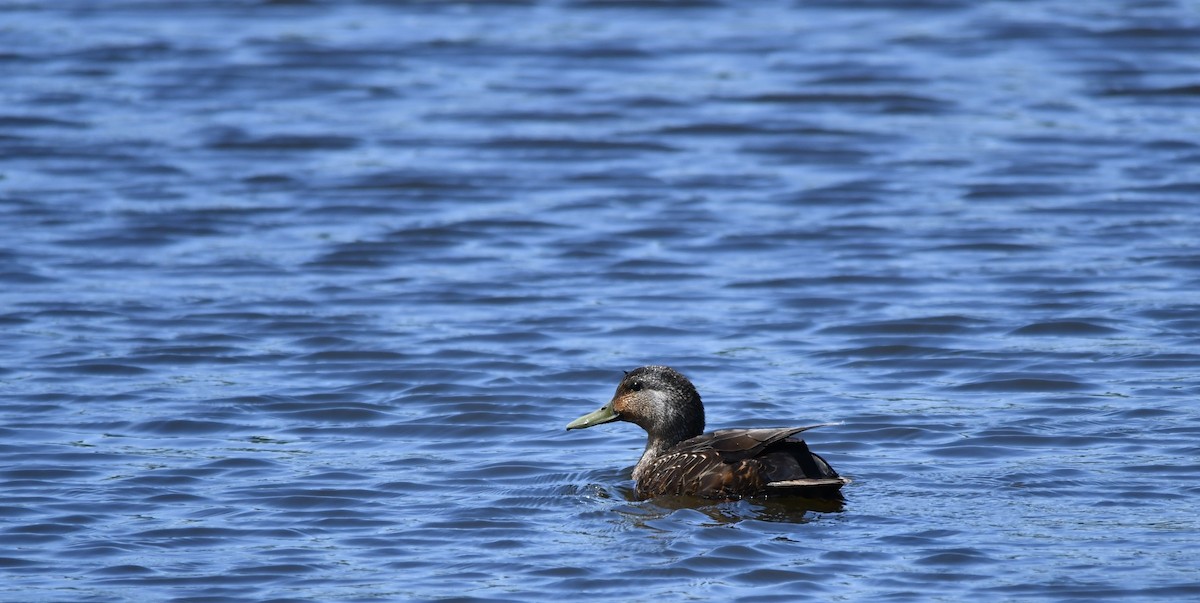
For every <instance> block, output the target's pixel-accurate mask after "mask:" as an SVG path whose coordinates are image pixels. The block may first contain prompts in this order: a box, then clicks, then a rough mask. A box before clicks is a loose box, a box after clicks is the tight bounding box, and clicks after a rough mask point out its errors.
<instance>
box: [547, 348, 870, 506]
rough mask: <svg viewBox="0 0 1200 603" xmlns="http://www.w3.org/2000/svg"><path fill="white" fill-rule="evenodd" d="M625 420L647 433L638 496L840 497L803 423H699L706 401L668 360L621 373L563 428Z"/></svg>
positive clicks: (637, 474)
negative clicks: (601, 398) (594, 405)
mask: <svg viewBox="0 0 1200 603" xmlns="http://www.w3.org/2000/svg"><path fill="white" fill-rule="evenodd" d="M615 420H623V421H630V422H632V423H635V424H637V425H639V426H641V427H642V428H643V429H645V430H646V433H647V435H648V438H647V441H646V451H645V452H644V453H643V454H642V458H641V460H639V461H638V464H637V466H636V467H635V468H634V470H633V478H634V480H636V481H637V493H638V496H639V497H641V498H652V497H655V496H663V495H685V496H700V497H704V498H721V499H732V498H742V497H746V496H757V495H765V494H787V495H796V496H808V497H814V498H840V496H841V494H840V492H839V491H840V489H841V487H842V486H843V485H845V484H847V483H849V481H850V480H848V479H846V478H844V477H841V476H839V475H838V474H837V472H836V471H834V470H833V468H832V467H830V466H829V463H827V462H825V459H823V458H821V457H820V456H818V455H817V454H814V453H813V452H811V451H809V449H808V445H807V444H805V442H804V440H802V439H800V438H799V437H796V435H797V434H799V433H800V432H803V431H804V430H806V429H811V428H813V427H818V425H810V426H808V427H783V428H773V429H772V428H767V429H722V430H718V431H714V432H711V433H707V434H702V432H703V431H704V406H703V404H702V403H701V402H700V395H699V394H698V393H697V392H696V388H695V387H693V386H692V383H691V382H690V381H688V379H687V378H686V377H684V376H683V375H681V374H679V373H678V372H677V371H675V370H673V369H671V368H669V367H665V366H644V367H641V368H638V369H635V370H633V371H630V372H628V373H626V375H625V378H624V379H623V380H622V381H621V383H620V385H618V386H617V391H616V393H615V394H614V395H613V399H612V401H611V402H609V403H608V404H607V405H605V406H604V407H602V408H601V409H600V410H598V411H596V412H594V413H591V414H589V415H587V416H585V417H581V418H579V419H577V420H576V421H574V422H572V423H571V424H570V425H568V426H567V429H580V428H584V427H591V426H593V425H598V424H600V423H607V422H609V421H615Z"/></svg>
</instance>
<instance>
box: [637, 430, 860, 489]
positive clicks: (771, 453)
mask: <svg viewBox="0 0 1200 603" xmlns="http://www.w3.org/2000/svg"><path fill="white" fill-rule="evenodd" d="M813 427H817V426H816V425H809V426H807V427H788V428H781V429H722V430H719V431H714V432H712V433H706V434H703V435H699V436H696V437H694V438H691V439H688V440H685V441H683V442H680V443H679V444H677V445H675V446H673V447H672V448H670V449H669V450H667V451H666V452H664V453H663V454H661V455H659V456H658V457H657V458H655V459H654V461H653V462H652V463H651V464H650V465H649V466H648V467H647V468H646V471H645V475H644V477H643V478H642V479H640V480H639V481H638V484H637V492H638V496H640V497H642V498H651V497H655V496H663V495H684V496H701V497H705V498H742V497H746V496H756V495H760V494H769V493H771V492H773V491H775V490H776V488H773V487H772V483H779V482H782V484H781V485H780V486H779V487H778V491H779V493H784V491H785V490H786V493H788V494H804V492H803V490H806V489H807V490H810V494H811V495H813V496H821V497H828V496H831V495H832V496H836V493H837V490H838V488H840V487H841V486H842V485H844V484H845V483H847V482H848V481H849V480H846V479H845V478H842V477H840V476H838V474H837V473H836V472H835V471H834V470H833V468H831V467H830V466H829V463H827V462H825V459H823V458H821V457H820V456H818V455H816V454H813V453H812V452H810V451H809V450H808V445H807V444H805V443H804V440H801V439H799V438H791V436H793V435H795V434H797V433H800V432H802V431H804V430H806V429H811V428H813ZM805 480H807V481H805Z"/></svg>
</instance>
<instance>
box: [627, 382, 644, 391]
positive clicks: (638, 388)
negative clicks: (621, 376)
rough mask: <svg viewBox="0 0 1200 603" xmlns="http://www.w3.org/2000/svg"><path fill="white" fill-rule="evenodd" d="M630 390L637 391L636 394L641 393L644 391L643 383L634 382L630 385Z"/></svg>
mask: <svg viewBox="0 0 1200 603" xmlns="http://www.w3.org/2000/svg"><path fill="white" fill-rule="evenodd" d="M629 389H631V390H633V391H635V392H640V391H642V382H641V381H634V382H633V383H630V384H629Z"/></svg>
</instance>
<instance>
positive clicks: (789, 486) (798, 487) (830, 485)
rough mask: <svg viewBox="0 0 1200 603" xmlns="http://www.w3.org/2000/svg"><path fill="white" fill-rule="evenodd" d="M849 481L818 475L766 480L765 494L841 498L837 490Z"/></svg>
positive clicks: (843, 478)
mask: <svg viewBox="0 0 1200 603" xmlns="http://www.w3.org/2000/svg"><path fill="white" fill-rule="evenodd" d="M848 483H850V478H848V477H818V478H809V477H805V478H800V479H788V480H780V481H777V482H767V494H777V495H778V494H782V495H787V496H805V497H809V498H841V497H842V494H841V492H839V490H841V489H842V486H845V485H846V484H848Z"/></svg>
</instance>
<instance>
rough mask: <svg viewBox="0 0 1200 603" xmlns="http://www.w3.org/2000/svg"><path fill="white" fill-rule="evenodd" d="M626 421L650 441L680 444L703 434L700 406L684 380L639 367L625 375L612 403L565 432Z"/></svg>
mask: <svg viewBox="0 0 1200 603" xmlns="http://www.w3.org/2000/svg"><path fill="white" fill-rule="evenodd" d="M618 420H620V421H629V422H630V423H634V424H636V425H638V426H639V427H641V428H642V429H645V430H646V432H647V433H648V434H650V437H651V438H652V439H660V440H663V439H665V440H668V441H671V442H681V441H683V440H686V439H688V438H690V437H693V436H697V435H700V434H701V433H703V432H704V405H703V404H702V403H701V402H700V394H698V393H697V392H696V388H695V386H693V385H692V382H691V381H688V379H687V377H684V376H683V375H681V374H680V373H679V372H678V371H676V370H675V369H672V368H670V367H667V366H643V367H640V368H636V369H634V370H632V371H629V372H628V373H625V378H624V379H622V380H621V383H620V384H618V385H617V391H616V393H614V394H613V397H612V400H611V401H609V403H608V404H605V405H604V406H602V407H601V408H600V410H597V411H596V412H593V413H590V414H587V415H584V416H582V417H580V418H578V419H576V420H574V421H572V422H571V423H570V424H568V425H567V429H584V428H587V427H591V426H593V425H600V424H602V423H608V422H611V421H618Z"/></svg>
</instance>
